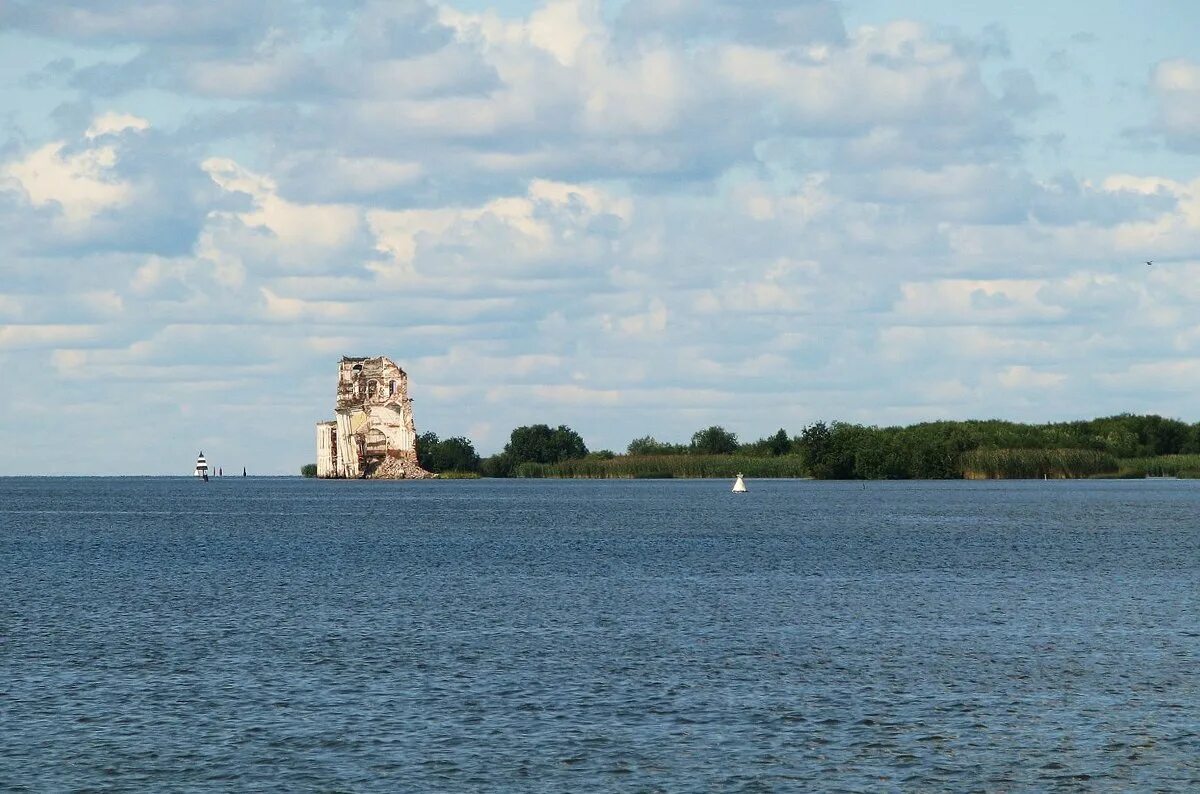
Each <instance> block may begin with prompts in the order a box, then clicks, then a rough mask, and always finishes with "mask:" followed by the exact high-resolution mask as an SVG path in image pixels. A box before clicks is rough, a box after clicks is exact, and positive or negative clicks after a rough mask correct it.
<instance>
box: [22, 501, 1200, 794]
mask: <svg viewBox="0 0 1200 794" xmlns="http://www.w3.org/2000/svg"><path fill="white" fill-rule="evenodd" d="M749 485H750V489H751V490H750V493H749V494H746V495H739V496H735V495H733V494H730V493H729V483H727V482H722V481H662V482H650V481H633V482H582V481H580V482H556V481H448V482H409V483H370V482H317V481H306V480H300V479H286V478H281V479H255V478H251V479H242V478H224V479H214V480H213V481H212V482H210V483H208V484H207V485H204V484H202V483H198V482H195V481H192V480H190V479H0V586H2V590H0V790H4V791H9V790H16V791H21V790H24V789H28V790H33V791H47V790H67V789H74V788H86V789H89V790H128V789H143V790H156V791H157V790H180V791H184V790H189V791H190V790H209V791H219V790H241V791H246V790H256V789H257V790H271V791H302V790H321V791H332V790H342V791H415V790H439V791H472V790H478V791H502V790H524V791H632V790H637V791H684V790H686V791H772V790H776V791H778V790H797V789H813V788H816V789H821V790H836V789H843V790H914V789H918V790H952V791H966V790H987V791H997V790H1046V789H1050V788H1065V789H1068V790H1069V789H1080V790H1094V789H1102V790H1121V789H1130V788H1135V789H1141V790H1147V789H1151V788H1155V787H1158V788H1163V789H1172V790H1183V789H1189V788H1191V789H1195V788H1196V787H1197V786H1200V735H1198V734H1200V727H1198V726H1197V722H1198V715H1200V676H1198V673H1200V481H1127V482H1120V481H1115V482H1018V483H1012V482H1009V483H996V482H985V483H971V482H916V483H868V484H867V485H866V487H865V488H864V487H863V486H862V485H861V484H860V483H818V482H804V481H773V482H768V481H751V482H750V483H749Z"/></svg>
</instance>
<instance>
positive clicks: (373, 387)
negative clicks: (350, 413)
mask: <svg viewBox="0 0 1200 794" xmlns="http://www.w3.org/2000/svg"><path fill="white" fill-rule="evenodd" d="M378 392H379V381H375V380H369V381H367V397H368V399H369V398H371V397H374V396H375V395H376V394H377V393H378Z"/></svg>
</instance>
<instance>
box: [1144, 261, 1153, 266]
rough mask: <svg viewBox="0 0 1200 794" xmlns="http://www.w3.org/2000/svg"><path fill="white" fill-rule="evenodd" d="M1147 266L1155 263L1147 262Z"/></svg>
mask: <svg viewBox="0 0 1200 794" xmlns="http://www.w3.org/2000/svg"><path fill="white" fill-rule="evenodd" d="M1146 264H1147V265H1153V264H1154V263H1153V262H1150V261H1147V262H1146Z"/></svg>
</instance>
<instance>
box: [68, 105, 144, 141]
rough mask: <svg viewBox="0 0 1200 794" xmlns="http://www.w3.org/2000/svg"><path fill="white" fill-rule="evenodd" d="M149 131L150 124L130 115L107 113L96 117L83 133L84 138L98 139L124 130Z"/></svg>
mask: <svg viewBox="0 0 1200 794" xmlns="http://www.w3.org/2000/svg"><path fill="white" fill-rule="evenodd" d="M148 129H150V122H149V121H146V119H143V118H140V117H138V116H134V115H132V114H130V113H117V112H111V111H110V112H108V113H103V114H101V115H99V116H97V117H96V118H95V119H94V120H93V121H92V123H91V126H89V127H88V128H87V132H85V133H84V137H85V138H89V139H90V138H99V137H100V136H102V135H112V134H114V133H118V132H124V131H126V130H135V131H138V132H141V131H144V130H148Z"/></svg>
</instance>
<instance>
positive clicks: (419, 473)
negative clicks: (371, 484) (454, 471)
mask: <svg viewBox="0 0 1200 794" xmlns="http://www.w3.org/2000/svg"><path fill="white" fill-rule="evenodd" d="M434 477H437V475H436V474H433V473H431V472H428V471H425V470H424V469H422V468H421V467H420V466H418V465H417V464H416V463H414V462H413V461H411V460H406V459H404V458H387V459H385V460H384V461H383V462H382V463H379V464H378V465H376V466H375V467H373V468H372V469H371V470H370V471H368V472H367V474H366V475H365V479H368V480H430V479H433V478H434Z"/></svg>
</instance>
